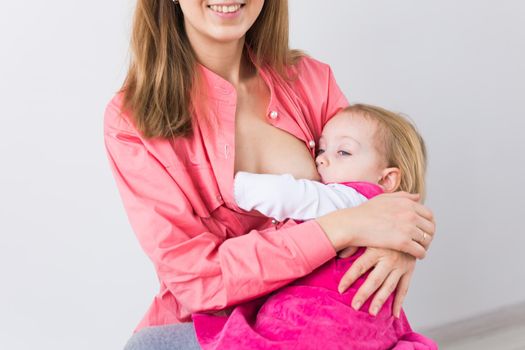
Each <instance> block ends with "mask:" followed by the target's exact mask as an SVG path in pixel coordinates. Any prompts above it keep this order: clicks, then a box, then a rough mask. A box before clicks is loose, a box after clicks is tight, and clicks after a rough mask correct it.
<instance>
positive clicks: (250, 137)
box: [235, 118, 319, 180]
mask: <svg viewBox="0 0 525 350" xmlns="http://www.w3.org/2000/svg"><path fill="white" fill-rule="evenodd" d="M243 124H245V125H243ZM237 171H247V172H252V173H259V174H286V173H287V174H292V175H293V176H294V177H295V178H301V179H312V180H319V174H318V173H317V169H316V167H315V163H314V159H313V158H312V155H311V153H310V150H309V149H308V148H307V147H306V146H305V144H304V142H303V141H301V140H299V139H298V138H296V137H295V136H293V135H292V134H290V133H288V132H286V131H284V130H281V129H279V128H277V127H274V126H272V125H270V124H267V123H266V122H264V121H262V120H260V119H255V118H254V119H251V120H250V122H249V123H241V125H237V127H236V140H235V172H237Z"/></svg>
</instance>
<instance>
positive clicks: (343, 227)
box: [316, 192, 435, 259]
mask: <svg viewBox="0 0 525 350" xmlns="http://www.w3.org/2000/svg"><path fill="white" fill-rule="evenodd" d="M418 200H419V195H418V194H410V193H407V192H394V193H386V194H381V195H379V196H376V197H374V198H372V199H371V200H369V201H367V202H366V203H364V204H362V205H360V206H358V207H355V208H349V209H341V210H337V211H335V212H332V213H330V214H327V215H324V216H322V217H319V218H317V219H316V220H317V222H318V223H319V225H320V226H321V227H322V228H323V230H324V232H325V233H326V235H327V236H328V238H329V239H330V241H331V242H332V244H333V246H334V248H335V250H336V251H340V250H342V249H344V248H347V247H349V246H360V247H376V248H386V249H394V250H398V251H401V252H405V253H408V254H410V255H412V256H414V257H416V258H419V259H423V258H424V257H425V255H426V250H427V249H428V247H429V245H430V243H431V242H432V239H433V236H434V232H435V224H434V217H433V214H432V212H431V211H430V210H429V209H428V208H426V207H425V206H424V205H422V204H421V203H419V202H417V201H418Z"/></svg>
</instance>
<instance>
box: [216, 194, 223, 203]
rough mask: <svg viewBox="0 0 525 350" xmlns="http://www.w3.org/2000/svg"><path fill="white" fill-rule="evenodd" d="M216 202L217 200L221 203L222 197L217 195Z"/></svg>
mask: <svg viewBox="0 0 525 350" xmlns="http://www.w3.org/2000/svg"><path fill="white" fill-rule="evenodd" d="M217 200H218V201H219V202H222V196H221V195H220V194H219V195H217Z"/></svg>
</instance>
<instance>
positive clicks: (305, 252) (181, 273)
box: [104, 57, 348, 332]
mask: <svg viewBox="0 0 525 350" xmlns="http://www.w3.org/2000/svg"><path fill="white" fill-rule="evenodd" d="M198 67H199V69H201V70H202V72H203V76H204V78H205V81H206V82H207V83H208V86H209V89H208V95H209V96H208V103H209V107H208V108H209V109H208V112H209V113H211V114H212V115H213V116H216V117H217V119H218V120H219V121H220V123H221V125H220V128H217V127H207V126H205V125H198V124H197V123H196V125H195V127H194V135H193V136H192V137H187V138H182V137H180V138H175V139H172V140H163V139H160V138H157V139H152V140H146V139H144V138H142V137H141V135H140V134H139V132H138V131H137V129H136V128H135V127H134V125H133V123H132V120H131V118H130V116H129V114H127V113H126V112H122V111H121V105H122V95H121V94H117V95H115V96H114V98H113V99H112V100H111V101H110V102H109V104H108V106H107V108H106V111H105V117H104V142H105V146H106V151H107V156H108V160H109V163H110V166H111V169H112V172H113V175H114V178H115V181H116V183H117V186H118V189H119V192H120V195H121V198H122V201H123V203H124V207H125V210H126V213H127V215H128V219H129V221H130V224H131V226H132V228H133V231H134V232H135V234H136V236H137V238H138V240H139V242H140V244H141V246H142V248H143V249H144V251H145V252H146V254H147V255H148V256H149V258H150V259H151V261H152V262H153V264H154V267H155V269H156V272H157V275H158V278H159V282H160V291H159V293H158V294H157V295H156V296H155V298H154V300H153V302H152V304H151V306H150V308H149V310H148V311H147V313H146V315H145V316H144V318H143V319H142V321H141V322H140V323H139V324H138V326H137V327H136V329H135V332H136V331H138V330H140V329H141V328H143V327H146V326H154V325H164V324H171V323H178V322H187V321H191V314H192V313H194V312H198V311H209V310H219V309H223V308H225V307H227V306H230V305H233V304H237V303H240V302H243V301H246V300H249V299H253V298H255V297H258V296H261V295H265V294H268V293H269V292H271V291H273V290H275V289H277V288H279V287H281V286H283V285H285V284H287V283H289V282H290V281H292V280H294V279H297V278H299V277H302V276H304V275H306V274H309V273H310V272H311V271H313V270H314V269H315V268H317V267H318V266H320V265H322V264H323V263H324V262H326V261H328V260H329V259H330V258H332V257H334V256H335V253H336V252H335V250H334V248H333V246H332V245H331V243H330V241H329V240H328V238H327V236H326V235H325V233H324V232H323V230H322V229H321V227H320V226H319V224H317V222H316V221H315V220H311V221H308V222H305V223H300V224H299V223H296V222H295V221H293V220H287V221H284V222H283V223H272V221H271V219H268V218H266V217H261V216H260V215H256V214H250V213H246V212H244V211H243V210H242V209H240V208H239V207H238V206H237V205H236V203H235V201H234V197H233V179H234V159H235V147H234V145H235V111H236V91H235V88H234V87H233V86H232V85H231V84H230V83H229V82H228V81H226V80H224V79H223V78H221V77H220V76H219V75H217V74H215V73H214V72H212V71H210V70H208V69H207V68H205V67H204V66H202V65H199V66H198ZM297 68H298V73H299V74H298V78H297V79H296V80H295V81H293V82H291V83H285V82H284V81H283V80H282V79H280V78H279V77H278V76H277V75H276V74H275V73H274V72H272V71H271V70H269V69H267V68H264V67H263V68H261V69H260V74H261V77H262V78H263V79H264V81H265V82H266V84H267V85H268V86H269V88H270V93H271V97H270V103H269V106H268V111H267V116H268V122H269V123H270V124H271V125H273V126H275V127H277V128H280V129H282V130H284V131H286V132H288V133H290V134H292V135H294V136H295V137H297V138H298V139H300V140H301V141H303V142H304V144H305V147H307V148H309V150H310V153H311V154H312V157H314V153H315V140H318V139H319V137H320V134H321V130H322V127H323V125H324V124H325V123H326V122H327V121H328V120H329V119H330V118H331V117H332V116H333V115H334V114H335V113H336V112H337V111H338V110H339V109H340V108H343V107H346V106H347V105H348V102H347V100H346V98H345V97H344V95H343V93H342V92H341V90H340V89H339V87H338V86H337V83H336V82H335V80H334V77H333V75H332V71H331V69H330V67H329V66H328V65H326V64H324V63H321V62H319V61H316V60H314V59H312V58H308V57H305V58H303V59H302V60H301V61H300V63H298V65H297Z"/></svg>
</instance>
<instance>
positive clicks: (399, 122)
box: [344, 104, 427, 202]
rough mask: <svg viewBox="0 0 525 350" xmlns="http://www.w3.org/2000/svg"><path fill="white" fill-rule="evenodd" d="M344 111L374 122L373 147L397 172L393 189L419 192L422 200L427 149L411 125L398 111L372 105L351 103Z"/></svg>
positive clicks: (424, 193)
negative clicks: (375, 125)
mask: <svg viewBox="0 0 525 350" xmlns="http://www.w3.org/2000/svg"><path fill="white" fill-rule="evenodd" d="M344 111H345V112H353V113H357V114H359V115H362V116H363V117H365V118H368V119H369V120H373V121H375V122H377V125H378V128H377V132H376V135H375V138H376V140H375V141H376V147H377V149H378V151H379V152H380V153H381V154H383V155H384V156H385V158H386V162H387V167H396V168H398V169H399V170H400V172H401V182H400V184H399V188H398V189H397V190H399V191H406V192H410V193H419V194H420V195H421V202H424V200H425V197H426V188H425V173H426V167H427V150H426V146H425V142H424V141H423V138H422V137H421V135H420V134H419V132H418V131H417V129H416V127H415V126H414V124H413V123H411V122H410V121H409V120H408V119H407V118H405V117H403V116H402V115H400V114H397V113H394V112H391V111H389V110H386V109H384V108H381V107H377V106H372V105H366V104H354V105H351V106H349V107H347V108H345V109H344Z"/></svg>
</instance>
